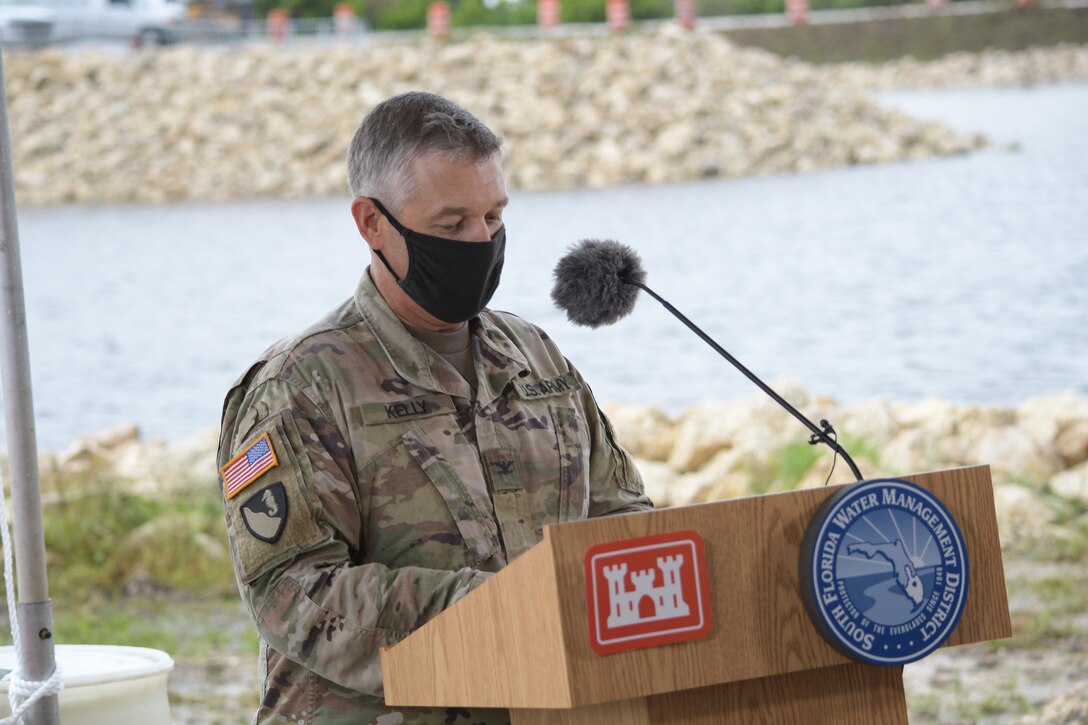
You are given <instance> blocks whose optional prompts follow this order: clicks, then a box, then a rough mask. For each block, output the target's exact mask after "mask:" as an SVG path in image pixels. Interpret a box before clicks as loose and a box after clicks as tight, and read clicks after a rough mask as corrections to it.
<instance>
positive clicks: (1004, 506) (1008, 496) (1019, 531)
mask: <svg viewBox="0 0 1088 725" xmlns="http://www.w3.org/2000/svg"><path fill="white" fill-rule="evenodd" d="M994 505H995V507H996V508H997V526H998V530H999V531H1000V532H1001V545H1002V547H1004V548H1011V547H1015V546H1019V545H1022V544H1024V543H1026V542H1031V541H1045V540H1048V539H1049V538H1051V537H1052V536H1053V533H1054V527H1053V526H1052V523H1053V521H1054V519H1055V514H1054V511H1053V510H1052V509H1051V508H1050V506H1048V505H1047V503H1046V501H1044V500H1043V497H1042V496H1040V495H1039V494H1038V493H1035V492H1034V491H1031V490H1029V489H1027V488H1025V487H1023V486H1016V485H1012V484H1004V485H999V486H995V487H994Z"/></svg>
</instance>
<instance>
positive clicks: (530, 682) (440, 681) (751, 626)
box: [381, 466, 1012, 725]
mask: <svg viewBox="0 0 1088 725" xmlns="http://www.w3.org/2000/svg"><path fill="white" fill-rule="evenodd" d="M903 478H906V479H908V480H910V481H913V482H914V483H917V484H918V485H920V486H922V487H923V488H925V489H927V490H929V491H930V492H932V493H933V494H934V495H936V496H937V498H939V499H940V500H941V501H942V502H943V503H944V505H945V506H946V507H947V508H948V510H949V512H950V513H951V514H952V516H953V517H954V518H955V520H956V522H957V523H958V524H959V527H960V529H961V531H962V533H963V538H964V540H965V543H966V547H967V556H968V561H969V566H970V576H971V581H970V590H969V593H968V598H967V604H966V609H965V610H964V613H963V616H962V618H961V619H960V622H959V625H958V626H957V627H956V629H955V631H954V632H953V633H952V635H951V637H950V638H949V639H948V641H947V643H946V644H947V645H957V644H967V643H971V642H980V641H984V640H991V639H1000V638H1003V637H1009V636H1011V635H1012V627H1011V623H1010V621H1009V608H1008V600H1007V595H1006V592H1005V575H1004V568H1003V566H1002V563H1001V547H1000V542H999V541H998V532H997V520H996V516H995V511H994V498H993V489H992V485H991V481H990V469H989V467H988V466H978V467H972V468H962V469H956V470H950V471H940V472H936V473H926V474H919V475H913V476H904V477H903ZM837 488H838V487H828V488H823V489H813V490H803V491H794V492H789V493H781V494H771V495H766V496H755V497H750V498H742V499H735V500H730V501H721V502H715V503H707V504H698V505H693V506H684V507H680V508H672V509H662V510H659V511H654V512H648V513H640V514H631V515H627V516H614V517H609V518H600V519H592V520H588V521H579V522H574V523H568V524H562V525H559V526H551V527H547V528H546V529H545V531H544V540H543V541H542V542H540V543H539V544H537V545H536V546H535V547H533V548H532V549H530V550H529V551H528V552H526V553H525V554H524V555H522V556H521V557H519V558H518V559H517V560H515V561H514V562H513V563H512V564H510V566H508V567H507V568H506V569H504V570H502V571H501V572H499V573H498V574H497V575H496V576H495V577H494V578H493V579H491V581H489V582H488V583H487V584H485V585H484V586H482V587H480V588H479V589H477V590H475V591H473V592H472V593H471V594H469V595H468V596H467V597H465V598H464V599H462V600H461V601H459V602H457V603H456V604H455V605H454V606H453V607H451V608H450V609H448V610H446V611H445V612H442V613H441V614H440V615H439V616H438V617H436V618H435V619H433V620H432V621H430V622H428V623H427V624H425V625H424V626H423V627H421V628H420V629H419V630H417V631H416V632H414V633H412V634H411V635H410V636H409V637H408V638H406V639H405V640H404V641H402V642H400V643H399V644H397V645H396V646H394V647H391V648H389V649H385V650H383V651H382V654H381V661H382V671H383V676H384V681H385V697H386V702H387V703H389V704H391V705H420V706H423V705H434V706H461V707H503V708H510V710H511V713H510V715H511V725H519V724H528V723H531V724H533V725H535V724H537V723H563V724H568V723H570V724H573V723H593V725H611V724H613V723H614V724H615V725H621V724H622V725H640V724H643V723H700V724H704V723H705V724H707V725H709V724H710V723H806V725H811V724H813V723H836V724H841V723H858V724H859V725H862V724H864V725H871V724H872V723H906V722H907V710H906V701H905V699H904V695H903V677H902V668H901V667H884V666H880V665H869V664H863V663H859V662H855V661H853V660H850V659H847V658H846V657H844V656H843V655H841V654H839V653H838V652H837V651H836V650H835V649H834V648H832V647H831V646H830V645H828V644H827V643H826V642H825V641H824V640H823V639H822V638H821V636H820V635H819V633H818V632H817V631H816V628H815V627H814V626H813V624H812V622H811V620H810V619H809V616H808V614H807V613H806V611H805V607H804V604H803V602H802V599H801V596H800V592H799V587H798V556H799V551H800V545H801V540H802V537H803V536H804V534H805V529H806V527H807V526H808V523H809V521H810V520H811V518H812V517H813V515H814V513H815V512H816V509H817V508H818V507H819V506H820V504H821V503H822V502H823V501H824V500H825V499H827V498H828V497H829V496H830V495H831V494H832V493H834V492H835V491H836V490H837ZM689 529H690V530H693V531H696V532H698V533H699V534H700V535H701V536H702V537H703V540H704V542H705V552H706V561H707V571H708V574H709V580H710V581H709V589H710V606H711V611H712V616H713V629H712V631H711V633H710V635H709V636H707V637H706V638H704V639H701V640H697V641H692V642H684V643H680V644H671V645H665V646H661V647H655V648H650V649H640V650H634V651H629V652H620V653H617V654H610V655H604V656H601V655H598V654H596V653H595V652H593V650H592V649H591V648H590V644H589V634H588V625H587V615H586V606H587V605H586V594H585V581H584V578H585V574H584V568H583V557H584V555H585V552H586V550H587V549H588V548H589V547H590V546H593V545H595V544H601V543H606V542H610V541H617V540H622V539H628V538H633V537H639V536H647V535H652V534H663V533H669V532H674V531H681V530H689Z"/></svg>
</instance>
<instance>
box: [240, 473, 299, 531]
mask: <svg viewBox="0 0 1088 725" xmlns="http://www.w3.org/2000/svg"><path fill="white" fill-rule="evenodd" d="M287 513H288V511H287V492H286V491H285V490H284V488H283V483H282V482H280V481H277V482H276V483H273V484H272V485H271V486H265V487H264V488H262V489H261V490H260V491H257V493H255V494H253V495H252V496H250V497H249V498H248V499H246V501H245V503H243V504H242V523H244V524H245V525H246V529H247V530H248V531H249V533H251V534H253V535H254V536H256V537H257V538H258V539H260V540H261V541H267V542H268V543H269V544H275V543H276V542H277V541H279V538H280V534H282V533H283V527H284V525H285V524H286V523H287Z"/></svg>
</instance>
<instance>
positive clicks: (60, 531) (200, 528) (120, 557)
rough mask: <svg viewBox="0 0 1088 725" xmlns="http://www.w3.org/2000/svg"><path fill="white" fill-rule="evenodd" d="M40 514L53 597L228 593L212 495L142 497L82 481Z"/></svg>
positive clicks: (222, 534)
mask: <svg viewBox="0 0 1088 725" xmlns="http://www.w3.org/2000/svg"><path fill="white" fill-rule="evenodd" d="M72 483H73V482H68V483H67V484H66V485H65V487H64V489H63V490H66V491H72V490H77V491H79V492H80V493H78V494H74V495H63V494H62V495H60V496H59V498H58V500H56V501H54V502H52V503H51V504H49V505H47V506H46V507H45V510H44V512H43V516H44V524H45V547H46V551H47V552H48V557H49V559H48V565H49V578H50V582H51V590H52V592H53V596H54V598H61V597H77V598H79V599H85V598H86V597H87V596H88V593H93V596H95V597H98V598H111V597H117V596H121V595H123V594H126V593H134V592H135V593H147V592H172V593H177V594H182V595H185V594H199V595H202V596H207V595H209V594H218V595H224V594H229V593H232V592H233V591H234V578H233V571H232V569H231V564H230V556H229V548H228V545H227V538H226V529H225V527H224V525H223V513H222V507H221V504H220V502H219V492H218V491H217V490H216V489H215V488H214V487H211V486H209V487H208V488H206V489H197V490H185V491H178V492H175V493H170V494H158V495H148V496H142V495H138V494H136V493H133V492H131V491H129V490H127V489H126V488H124V487H123V486H121V485H118V484H117V483H115V482H112V481H108V480H102V479H101V478H99V477H98V476H97V475H93V474H92V475H89V476H87V478H86V479H85V480H83V481H79V482H75V483H77V484H78V485H76V486H72V485H71V484H72Z"/></svg>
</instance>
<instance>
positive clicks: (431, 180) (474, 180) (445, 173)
mask: <svg viewBox="0 0 1088 725" xmlns="http://www.w3.org/2000/svg"><path fill="white" fill-rule="evenodd" d="M410 171H411V174H412V187H413V192H414V193H413V194H412V196H413V197H414V198H413V199H412V200H411V202H415V203H417V204H420V205H422V206H426V207H427V210H428V212H429V213H439V212H448V213H455V212H471V211H478V210H479V207H481V206H486V207H488V208H493V207H502V206H506V204H507V202H508V201H509V198H508V197H507V194H506V178H505V176H504V174H503V171H502V166H501V164H500V163H499V159H498V157H497V156H492V157H483V158H479V157H473V156H469V155H467V154H461V155H450V154H443V153H434V152H432V153H424V154H420V155H419V156H417V157H416V158H415V159H413V160H412V163H411V166H410ZM411 202H410V203H411Z"/></svg>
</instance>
